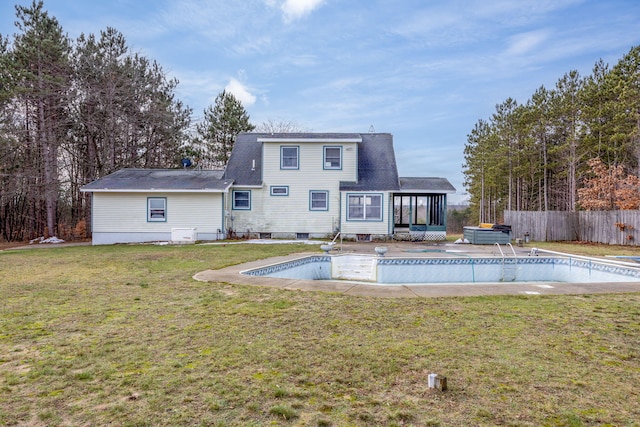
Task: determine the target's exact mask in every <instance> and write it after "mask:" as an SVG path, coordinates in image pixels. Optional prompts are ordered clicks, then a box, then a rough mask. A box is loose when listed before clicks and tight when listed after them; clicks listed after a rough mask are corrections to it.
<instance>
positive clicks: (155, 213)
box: [147, 197, 167, 222]
mask: <svg viewBox="0 0 640 427" xmlns="http://www.w3.org/2000/svg"><path fill="white" fill-rule="evenodd" d="M166 220H167V199H166V197H149V198H147V221H152V222H165V221H166Z"/></svg>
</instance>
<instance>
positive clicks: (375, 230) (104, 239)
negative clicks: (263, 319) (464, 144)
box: [83, 133, 455, 244]
mask: <svg viewBox="0 0 640 427" xmlns="http://www.w3.org/2000/svg"><path fill="white" fill-rule="evenodd" d="M83 191H87V192H92V193H93V215H92V232H93V242H94V244H104V243H116V242H141V241H154V240H172V236H173V237H174V238H175V236H176V235H180V234H182V235H184V233H185V230H186V232H187V234H189V235H190V236H191V237H189V238H190V239H194V240H216V239H220V238H223V237H226V236H228V235H230V234H233V235H236V236H245V237H261V238H297V239H307V238H330V237H332V236H335V235H336V233H338V232H340V233H341V234H342V236H343V237H346V238H357V239H361V240H362V239H366V240H368V239H371V238H388V237H392V236H393V237H396V238H403V237H406V238H409V237H410V236H412V235H413V237H418V238H426V239H429V240H442V239H444V238H445V236H446V195H447V194H450V193H453V192H455V189H454V188H453V186H451V184H450V183H449V182H448V181H447V180H446V179H444V178H399V177H398V172H397V167H396V161H395V153H394V150H393V138H392V136H391V135H390V134H386V133H362V134H360V133H282V134H270V133H243V134H240V135H239V136H238V137H237V139H236V142H235V145H234V148H233V151H232V153H231V157H230V159H229V163H228V165H227V167H226V170H225V171H224V173H223V172H221V171H200V170H184V169H179V170H142V169H124V170H121V171H118V172H115V173H113V174H111V175H108V176H106V177H104V178H101V179H99V180H97V181H95V182H93V183H91V184H89V185H87V186H85V187H84V188H83ZM176 230H177V231H176Z"/></svg>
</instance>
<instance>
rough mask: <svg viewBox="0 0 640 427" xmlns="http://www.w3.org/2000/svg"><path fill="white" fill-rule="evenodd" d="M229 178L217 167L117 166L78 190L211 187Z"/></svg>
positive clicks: (221, 187)
mask: <svg viewBox="0 0 640 427" xmlns="http://www.w3.org/2000/svg"><path fill="white" fill-rule="evenodd" d="M231 184H232V181H229V180H226V181H225V180H224V179H223V171H221V170H195V169H186V170H185V169H121V170H119V171H117V172H114V173H112V174H110V175H107V176H105V177H102V178H100V179H98V180H96V181H93V182H91V183H89V184H87V185H85V186H84V187H82V191H88V192H91V191H119V190H120V191H123V190H124V191H134V190H154V191H162V190H167V191H181V190H184V191H211V192H220V191H224V190H225V189H227V188H228V187H229V186H230V185H231Z"/></svg>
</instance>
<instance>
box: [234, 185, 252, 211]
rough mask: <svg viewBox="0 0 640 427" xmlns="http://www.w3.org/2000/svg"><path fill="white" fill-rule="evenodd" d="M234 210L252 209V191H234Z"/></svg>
mask: <svg viewBox="0 0 640 427" xmlns="http://www.w3.org/2000/svg"><path fill="white" fill-rule="evenodd" d="M233 209H235V210H250V209H251V191H249V190H234V191H233Z"/></svg>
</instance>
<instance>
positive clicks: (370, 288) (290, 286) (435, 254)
mask: <svg viewBox="0 0 640 427" xmlns="http://www.w3.org/2000/svg"><path fill="white" fill-rule="evenodd" d="M377 246H385V247H387V249H388V252H387V253H386V255H385V257H412V258H427V257H430V258H442V257H459V256H469V257H492V256H494V257H501V254H500V252H499V250H498V248H497V247H496V246H495V245H470V244H453V243H440V244H434V243H431V244H429V243H415V242H387V243H353V242H349V243H343V244H342V246H341V245H340V244H337V245H336V247H335V249H334V250H332V251H331V254H332V255H339V254H365V255H375V248H376V247H377ZM513 248H514V251H515V252H516V255H517V256H518V257H526V256H530V255H529V254H530V253H531V249H532V248H533V246H531V245H528V246H525V247H517V246H514V247H513ZM502 249H503V251H505V255H506V256H509V255H512V252H511V249H508V248H507V249H506V250H505V246H504V245H503V246H502ZM506 251H508V253H507V252H506ZM322 254H323V252H322V251H321V250H320V247H319V245H317V246H311V245H307V246H305V247H304V249H303V252H302V251H301V252H300V253H296V254H291V255H286V256H280V257H272V258H267V259H262V260H257V261H253V262H248V263H245V264H239V265H234V266H231V267H226V268H222V269H219V270H205V271H202V272H199V273H197V274H195V275H194V276H193V277H194V279H196V280H199V281H203V282H218V283H229V284H236V285H255V286H267V287H272V288H279V289H287V290H292V291H319V292H336V293H342V294H346V295H352V296H364V297H384V298H416V297H455V296H457V297H465V296H481V295H561V294H565V295H576V294H594V293H625V292H640V282H621V283H616V282H606V283H559V282H538V283H536V282H519V283H473V284H469V283H448V284H426V285H411V286H406V285H380V284H375V285H371V284H366V283H362V282H350V281H342V280H297V279H281V278H273V277H254V276H244V275H241V274H240V272H241V271H244V270H250V269H252V268H257V267H263V266H266V265H271V264H277V263H280V262H285V261H290V260H293V259H298V258H302V257H304V256H309V255H322ZM541 255H542V254H541Z"/></svg>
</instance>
